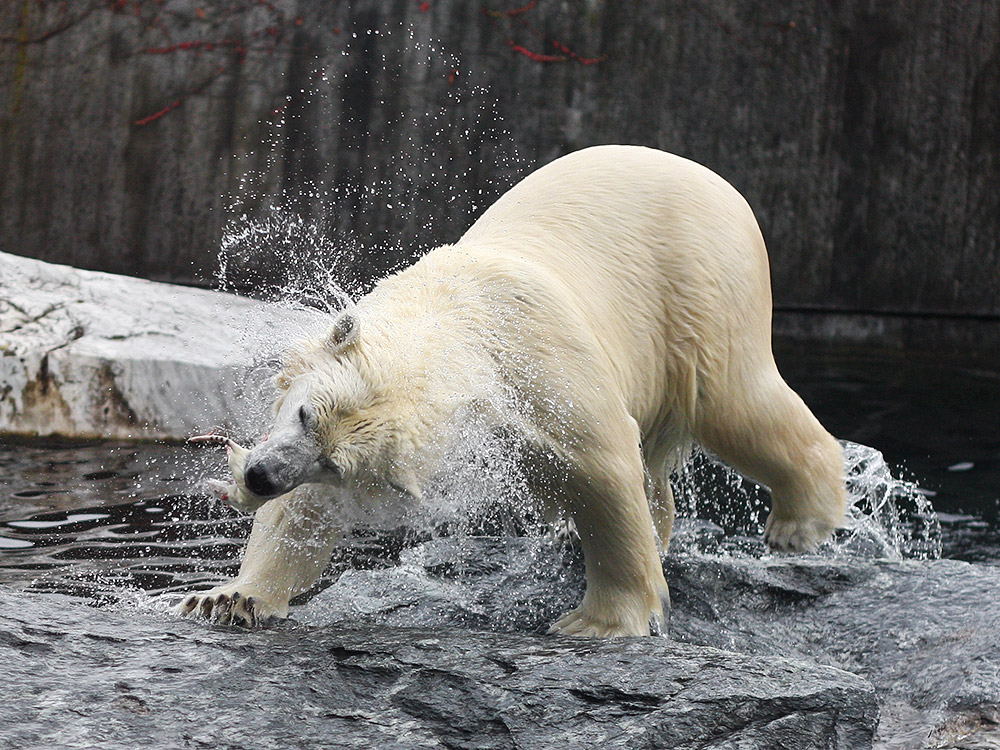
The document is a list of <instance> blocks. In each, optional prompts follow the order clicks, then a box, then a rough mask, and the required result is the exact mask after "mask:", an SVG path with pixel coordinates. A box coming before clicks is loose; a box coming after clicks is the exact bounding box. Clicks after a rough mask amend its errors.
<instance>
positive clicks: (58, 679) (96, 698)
mask: <svg viewBox="0 0 1000 750" xmlns="http://www.w3.org/2000/svg"><path fill="white" fill-rule="evenodd" d="M0 653H2V654H3V661H4V670H3V676H2V677H0V683H2V684H3V686H4V687H3V693H4V700H3V701H0V738H3V740H4V745H5V746H7V747H27V746H32V747H35V746H44V747H47V748H52V749H53V750H55V749H58V748H84V747H86V748H101V747H156V748H174V747H226V748H260V747H275V748H298V747H301V748H315V747H364V748H380V749H384V750H391V749H393V748H399V749H400V750H403V749H404V748H405V749H406V750H411V749H412V748H423V747H426V748H484V749H485V748H549V747H551V748H556V747H558V748H588V749H589V748H596V747H600V748H629V749H631V748H637V747H665V748H673V749H674V750H686V749H688V748H690V749H691V750H694V749H695V748H698V749H699V750H710V749H713V748H719V749H720V750H721V749H722V748H737V747H747V748H751V747H752V748H771V747H773V748H779V747H780V748H807V747H809V748H812V747H822V748H843V750H857V749H858V748H867V747H870V746H871V741H872V735H873V733H874V731H875V725H876V722H877V718H878V709H877V706H876V699H875V693H874V690H873V688H872V687H871V685H870V684H869V683H868V682H867V681H865V680H863V679H861V678H859V677H856V676H855V675H852V674H849V673H846V672H842V671H839V670H836V669H832V668H827V667H816V666H809V665H805V664H802V663H797V662H792V661H787V660H784V659H778V658H762V657H754V656H744V655H740V654H733V653H728V652H725V651H720V650H717V649H713V648H706V647H699V646H690V645H684V644H679V643H675V642H672V641H669V640H667V639H664V638H631V639H621V640H614V641H595V640H589V639H588V640H578V639H572V638H555V637H535V636H527V635H511V634H500V633H483V632H471V631H460V630H453V629H434V630H428V629H410V628H392V627H369V628H345V627H339V626H330V627H308V626H304V625H296V624H292V623H286V624H285V625H283V626H281V627H278V628H274V629H270V630H264V631H244V630H240V629H231V628H221V627H209V626H206V625H203V624H198V623H192V622H188V621H185V620H180V619H177V618H174V617H172V616H170V615H167V614H164V613H159V612H153V611H149V610H142V611H138V612H134V611H133V612H123V611H114V610H101V609H95V608H93V607H90V606H87V605H85V604H84V603H82V602H81V601H79V600H75V599H72V598H69V597H65V596H60V595H43V594H15V593H10V592H6V591H3V590H0Z"/></svg>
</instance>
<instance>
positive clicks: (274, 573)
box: [174, 488, 338, 627]
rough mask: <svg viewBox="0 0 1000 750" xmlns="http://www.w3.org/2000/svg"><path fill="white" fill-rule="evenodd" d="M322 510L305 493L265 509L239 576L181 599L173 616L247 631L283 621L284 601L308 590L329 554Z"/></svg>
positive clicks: (329, 529) (331, 530)
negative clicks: (241, 628) (276, 618)
mask: <svg viewBox="0 0 1000 750" xmlns="http://www.w3.org/2000/svg"><path fill="white" fill-rule="evenodd" d="M325 505H326V504H317V503H315V502H314V501H313V499H312V498H311V497H310V496H309V491H308V490H306V489H305V488H299V489H296V490H293V491H292V492H290V493H289V494H287V495H283V496H281V497H277V498H275V499H274V500H271V501H269V502H267V503H265V504H264V505H263V506H262V507H261V508H260V509H259V510H258V511H257V513H256V515H255V516H254V522H253V529H252V531H251V532H250V540H249V541H248V542H247V547H246V550H245V551H244V553H243V562H242V564H241V565H240V572H239V575H238V576H237V577H236V578H235V579H234V580H232V581H230V582H229V583H224V584H222V585H220V586H216V587H215V588H213V589H211V590H209V591H205V592H201V593H197V594H190V595H188V596H186V597H185V598H184V599H183V600H182V601H181V602H180V603H179V604H178V605H177V606H176V607H175V608H174V611H175V612H176V613H177V614H179V615H185V616H191V617H202V618H204V619H207V620H211V621H212V622H216V623H219V624H222V625H246V626H249V627H253V626H257V625H261V624H263V623H265V622H266V621H267V620H269V619H271V618H274V617H287V615H288V602H289V600H291V598H292V597H293V596H295V595H296V594H299V593H301V592H303V591H306V590H307V589H308V588H309V587H310V586H312V584H313V583H314V582H315V581H316V579H317V578H319V576H320V574H321V573H322V572H323V568H325V567H326V564H327V563H328V562H329V560H330V555H331V553H332V552H333V546H334V544H335V542H336V539H337V536H338V529H337V527H336V525H335V524H334V523H333V522H332V520H331V519H330V518H329V517H328V516H329V512H328V511H326V509H325Z"/></svg>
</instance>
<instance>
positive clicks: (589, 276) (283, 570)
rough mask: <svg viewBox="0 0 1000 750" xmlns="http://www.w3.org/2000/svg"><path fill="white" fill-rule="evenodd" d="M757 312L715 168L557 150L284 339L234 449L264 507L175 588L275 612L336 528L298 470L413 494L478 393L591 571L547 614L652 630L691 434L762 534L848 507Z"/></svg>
mask: <svg viewBox="0 0 1000 750" xmlns="http://www.w3.org/2000/svg"><path fill="white" fill-rule="evenodd" d="M770 325H771V292H770V281H769V272H768V261H767V255H766V251H765V248H764V241H763V238H762V236H761V233H760V230H759V228H758V226H757V222H756V220H755V219H754V215H753V212H752V211H751V209H750V207H749V206H748V204H747V203H746V201H745V200H744V199H743V197H742V196H741V195H740V194H739V193H738V192H737V191H736V190H735V189H734V188H733V187H732V186H731V185H729V184H728V183H727V182H726V181H725V180H723V179H722V178H721V177H719V176H718V175H716V174H715V173H713V172H712V171H710V170H709V169H707V168H705V167H703V166H700V165H698V164H696V163H695V162H692V161H689V160H687V159H684V158H681V157H679V156H675V155H672V154H668V153H665V152H662V151H658V150H655V149H650V148H644V147H638V146H597V147H592V148H588V149H584V150H582V151H578V152H575V153H572V154H570V155H567V156H564V157H562V158H559V159H557V160H555V161H554V162H552V163H550V164H548V165H547V166H544V167H542V168H541V169H539V170H537V171H536V172H534V173H533V174H531V175H529V176H528V177H526V178H525V179H524V180H523V181H521V182H520V183H519V184H517V185H516V186H515V187H513V188H512V189H511V190H510V191H509V192H507V193H506V194H505V195H503V196H502V197H501V198H500V199H499V200H498V201H497V202H496V203H495V204H494V205H493V206H492V207H490V208H489V209H488V210H487V211H486V212H485V213H484V214H483V215H482V217H481V218H480V219H479V220H478V221H476V222H475V224H473V226H472V227H471V228H470V229H469V230H468V231H467V232H466V233H465V235H464V236H462V238H461V239H460V240H459V241H458V242H457V243H455V244H453V245H446V246H443V247H439V248H437V249H435V250H433V251H431V252H429V253H428V254H426V255H425V256H424V257H422V258H421V259H420V260H419V261H418V262H416V263H415V264H414V265H412V266H411V267H409V268H407V269H405V270H403V271H401V272H399V273H396V274H395V275H393V276H390V277H388V278H386V279H384V280H382V281H381V282H380V283H379V284H378V285H377V286H376V287H375V288H374V289H373V291H371V292H370V293H369V294H368V295H366V296H364V297H363V298H361V299H360V300H359V301H358V302H357V304H356V306H354V307H353V308H351V309H349V310H346V311H344V312H342V313H341V314H340V315H339V317H337V318H336V319H335V320H334V321H333V322H332V325H331V328H330V331H329V333H328V334H327V335H326V336H324V337H323V338H322V339H320V340H317V341H313V342H311V343H308V344H305V345H302V346H300V347H297V348H295V349H293V351H292V352H291V353H290V354H289V356H288V357H287V358H286V361H285V363H284V369H283V371H282V372H281V374H280V375H279V377H278V381H277V385H278V389H279V394H280V395H279V398H278V400H277V404H276V416H275V419H274V424H273V428H272V430H271V432H270V436H269V438H268V439H266V440H265V441H264V442H262V443H260V444H259V445H257V446H256V447H254V448H253V449H252V450H250V451H249V452H240V455H239V460H238V461H233V462H231V465H232V466H233V468H234V472H235V473H236V475H237V476H236V479H237V482H236V484H235V485H234V486H233V487H232V491H233V492H234V493H235V494H236V495H238V497H236V498H235V500H236V501H237V504H238V505H240V506H242V507H245V508H251V509H252V508H257V507H259V510H257V512H256V517H255V520H254V525H253V530H252V532H251V536H250V540H249V543H248V545H247V548H246V551H245V555H244V559H243V563H242V566H241V568H240V572H239V575H238V577H237V578H236V579H235V580H234V581H232V582H231V583H228V584H225V585H222V586H219V587H217V588H215V589H213V590H211V591H208V592H206V593H199V594H192V595H190V596H188V597H187V598H186V599H184V600H183V601H182V602H181V603H180V604H179V605H177V608H178V611H179V612H181V613H182V614H192V615H200V616H203V617H208V618H210V619H214V620H215V621H218V622H223V623H242V624H256V623H258V622H260V621H262V620H264V619H266V618H268V617H270V616H274V615H277V616H284V615H286V614H287V611H288V602H289V599H290V598H291V597H292V596H294V595H295V594H297V593H299V592H301V591H303V590H305V589H307V588H308V587H309V586H310V585H311V584H312V583H313V582H314V581H315V580H316V578H317V577H318V576H319V574H320V573H321V571H322V569H323V567H324V566H325V564H326V562H327V561H328V559H329V556H330V553H331V550H332V547H333V544H334V540H335V536H336V529H334V528H332V526H331V525H330V524H329V523H327V522H326V521H325V520H324V512H323V508H322V507H321V506H322V501H316V500H310V497H311V493H310V492H309V491H308V485H309V484H310V483H326V484H330V485H333V486H334V487H337V488H340V489H342V490H344V491H351V492H353V493H358V494H360V495H366V494H367V495H369V496H371V497H373V498H374V497H378V496H379V492H384V491H385V489H386V488H395V489H394V490H393V491H395V492H398V493H399V494H400V495H403V496H412V497H415V498H419V497H421V496H422V494H423V493H424V492H425V490H426V488H427V487H428V486H429V483H431V482H433V481H434V475H435V471H436V470H438V469H439V467H440V463H439V462H440V459H441V455H440V454H441V451H442V446H443V445H445V444H446V443H447V440H446V439H445V437H446V436H444V435H443V434H442V433H443V431H444V430H446V429H450V427H448V426H453V425H454V424H455V420H456V415H459V416H460V417H461V415H476V416H477V418H481V419H485V420H487V421H489V422H492V423H493V424H495V425H496V427H497V429H501V430H507V431H511V432H512V433H514V434H516V435H518V436H519V439H520V440H521V441H522V444H523V445H524V446H527V450H526V453H527V455H528V459H527V461H526V464H527V465H528V466H529V475H530V476H532V477H534V479H533V480H532V483H533V485H534V486H535V487H537V488H538V490H539V492H538V494H539V495H541V496H542V497H541V498H540V500H541V502H542V503H544V504H545V505H547V506H548V507H549V508H550V509H553V510H554V511H555V512H557V513H562V514H565V515H566V516H568V517H571V518H572V520H573V521H574V522H575V525H576V529H577V531H578V533H579V540H580V545H581V546H582V549H583V554H584V559H585V566H586V581H587V587H586V593H585V595H584V597H583V601H582V602H581V603H580V605H579V607H577V609H575V610H573V611H571V612H569V613H568V614H566V615H565V616H563V617H562V618H561V619H559V620H558V621H557V622H556V623H555V624H554V625H553V626H552V628H551V632H554V633H560V634H566V635H577V636H630V635H643V634H648V633H649V632H650V622H651V621H653V622H657V621H662V619H663V616H664V609H663V608H664V603H665V601H666V599H667V584H666V581H665V580H664V577H663V571H662V566H661V562H660V557H659V550H658V546H657V541H656V536H657V535H658V536H659V537H660V539H661V540H662V541H663V543H664V544H665V543H666V541H667V539H668V538H669V535H670V527H671V524H672V521H673V512H674V510H673V497H672V494H671V489H670V483H669V474H670V472H671V470H672V469H674V468H675V467H676V465H677V461H678V460H679V458H680V457H681V456H683V455H684V454H685V451H686V450H687V448H688V446H689V445H690V443H691V442H692V441H697V442H699V443H701V444H702V445H704V446H705V447H706V448H707V449H708V450H710V451H711V452H713V453H715V454H716V455H718V456H719V457H721V458H722V459H723V460H725V461H726V462H728V463H729V464H731V465H732V466H733V467H735V468H736V469H737V470H739V471H740V472H742V473H743V474H745V475H747V476H749V477H751V478H753V479H754V480H756V481H757V482H759V483H761V484H763V485H765V486H766V487H767V488H769V490H770V493H771V500H772V507H771V513H770V516H769V518H768V520H767V525H766V529H765V538H766V540H767V542H768V543H769V544H770V546H771V547H773V548H776V549H779V550H793V551H794V550H808V549H811V548H813V547H815V546H816V545H817V544H819V543H821V542H822V541H823V540H825V539H826V538H827V537H828V535H829V534H830V533H831V531H832V530H833V529H834V528H836V527H837V526H838V525H839V524H841V522H842V519H843V515H844V510H845V489H844V487H845V480H844V471H843V459H842V455H841V450H840V447H839V445H838V443H837V442H836V441H835V440H834V438H833V437H831V436H830V434H829V433H828V432H827V431H826V430H825V429H824V428H823V427H822V426H821V425H820V423H819V422H818V421H817V419H816V418H815V417H814V416H813V414H812V413H811V412H810V411H809V409H808V408H807V407H806V406H805V404H804V403H803V402H802V400H801V399H800V398H799V397H798V396H797V395H796V394H795V393H794V392H793V391H792V390H791V388H789V386H788V385H786V384H785V382H784V380H783V379H782V378H781V376H780V375H779V373H778V370H777V368H776V366H775V363H774V358H773V356H772V353H771V336H770ZM498 394H502V395H503V397H501V398H498Z"/></svg>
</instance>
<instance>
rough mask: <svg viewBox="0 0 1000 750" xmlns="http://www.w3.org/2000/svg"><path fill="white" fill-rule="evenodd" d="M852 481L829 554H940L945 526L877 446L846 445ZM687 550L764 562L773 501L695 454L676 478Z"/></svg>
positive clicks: (681, 543)
mask: <svg viewBox="0 0 1000 750" xmlns="http://www.w3.org/2000/svg"><path fill="white" fill-rule="evenodd" d="M841 447H842V448H843V451H844V473H845V475H846V478H847V513H846V522H845V526H844V528H843V529H841V530H839V531H838V532H837V533H836V535H835V537H834V539H833V540H832V541H831V542H829V543H828V544H826V545H824V546H823V548H822V550H821V552H822V553H823V554H824V555H831V556H834V557H837V556H845V557H850V556H855V557H864V558H880V559H889V560H902V559H918V560H928V559H936V558H939V557H940V556H941V523H940V521H939V519H938V516H937V514H936V513H935V512H934V509H933V507H932V505H931V501H930V499H929V498H928V496H927V493H926V491H924V490H922V489H921V488H920V487H919V486H917V485H916V484H915V483H913V482H910V481H906V480H904V479H900V478H898V477H896V476H894V475H893V473H892V470H891V469H890V467H889V466H888V464H887V463H886V461H885V458H884V457H883V456H882V454H881V453H880V452H879V451H878V450H876V449H875V448H871V447H869V446H866V445H861V444H858V443H852V442H849V441H841ZM673 486H674V494H675V497H676V503H677V509H678V515H679V516H680V517H681V521H680V523H679V524H678V528H677V530H676V531H675V534H674V540H673V541H672V545H673V547H674V548H675V549H678V550H679V551H682V552H701V553H709V554H717V553H724V554H734V555H751V556H762V555H764V554H766V548H765V546H764V543H763V539H762V536H763V533H764V521H765V520H766V517H767V510H768V507H767V506H768V495H767V492H766V490H765V489H764V488H763V487H761V486H760V485H759V484H756V483H755V482H753V481H751V480H749V479H747V478H746V477H744V476H742V475H741V474H739V473H738V472H737V471H735V470H733V469H731V468H730V467H728V466H726V465H725V464H723V463H722V462H720V461H719V460H718V459H716V458H714V457H713V456H711V455H709V454H708V453H706V452H704V451H703V450H700V449H698V450H696V451H695V452H694V454H693V455H692V457H691V458H690V459H689V460H688V461H687V463H685V465H684V466H683V467H682V468H681V469H680V470H679V471H678V472H677V473H676V474H675V475H674V476H673Z"/></svg>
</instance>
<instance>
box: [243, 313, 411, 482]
mask: <svg viewBox="0 0 1000 750" xmlns="http://www.w3.org/2000/svg"><path fill="white" fill-rule="evenodd" d="M359 329H360V323H359V320H358V317H357V316H356V315H355V314H354V313H353V312H352V311H346V312H343V313H341V314H340V316H339V317H338V318H337V319H336V321H335V322H334V325H333V327H332V328H331V330H330V332H329V333H328V334H327V335H326V336H325V337H323V338H321V339H320V340H318V341H314V342H309V343H306V344H303V345H300V346H298V347H295V348H293V349H292V350H291V351H290V352H289V353H288V354H286V356H285V359H284V362H283V368H282V371H281V373H280V374H279V375H278V378H277V386H278V390H279V393H280V395H279V398H278V400H277V403H276V405H275V417H274V422H273V426H272V428H271V431H270V433H269V436H268V437H267V439H265V440H264V441H263V442H262V443H260V444H259V445H257V446H256V447H254V448H253V449H252V450H250V452H249V454H248V455H247V458H246V462H245V464H244V468H243V477H242V479H243V483H244V485H245V487H246V489H247V490H248V491H249V492H250V493H252V494H253V495H255V496H256V498H257V499H258V501H259V500H261V499H265V498H271V497H277V496H278V495H282V494H284V493H286V492H289V491H290V490H292V489H294V488H295V487H297V486H299V485H300V484H304V483H307V482H328V483H333V484H339V483H343V482H353V483H358V482H376V481H380V482H384V483H386V484H388V485H391V486H393V487H395V488H396V489H398V490H404V491H406V492H408V493H410V494H414V495H415V494H418V492H419V491H418V489H417V483H416V481H415V480H414V479H413V478H412V476H410V474H409V473H408V472H407V470H404V469H403V468H402V466H401V462H400V461H399V460H398V454H399V447H398V446H399V441H398V436H399V432H400V431H399V429H398V417H399V409H397V408H395V404H394V400H393V398H392V397H391V395H392V394H391V393H390V391H391V389H389V388H387V387H386V385H385V383H384V382H383V381H382V380H381V379H380V378H378V377H373V376H372V367H371V363H370V361H369V360H368V359H367V358H366V356H365V355H364V353H362V352H361V351H359V348H360V347H359V345H358V343H357V341H358V335H359Z"/></svg>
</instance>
